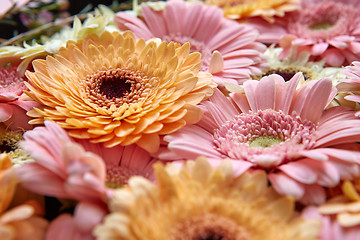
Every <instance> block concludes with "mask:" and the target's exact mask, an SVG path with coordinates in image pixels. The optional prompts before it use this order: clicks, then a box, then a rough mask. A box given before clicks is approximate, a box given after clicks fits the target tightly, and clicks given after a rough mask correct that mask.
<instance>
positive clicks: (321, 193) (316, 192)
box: [300, 184, 326, 205]
mask: <svg viewBox="0 0 360 240" xmlns="http://www.w3.org/2000/svg"><path fill="white" fill-rule="evenodd" d="M325 200H326V193H325V190H324V188H322V187H321V186H319V185H316V184H313V185H306V186H305V194H304V196H303V197H302V199H301V200H300V201H301V203H303V204H306V205H311V204H315V205H320V204H322V203H324V202H325Z"/></svg>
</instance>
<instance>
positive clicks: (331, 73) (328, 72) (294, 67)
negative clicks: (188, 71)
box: [227, 45, 355, 108]
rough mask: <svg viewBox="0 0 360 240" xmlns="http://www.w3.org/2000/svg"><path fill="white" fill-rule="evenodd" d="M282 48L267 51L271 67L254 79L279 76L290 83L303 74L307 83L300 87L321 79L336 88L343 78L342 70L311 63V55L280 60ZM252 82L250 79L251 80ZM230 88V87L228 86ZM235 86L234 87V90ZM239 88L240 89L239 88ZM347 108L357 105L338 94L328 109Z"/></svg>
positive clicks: (318, 62) (303, 54) (299, 55)
mask: <svg viewBox="0 0 360 240" xmlns="http://www.w3.org/2000/svg"><path fill="white" fill-rule="evenodd" d="M281 51H282V48H275V47H274V45H271V46H270V47H268V49H266V51H265V53H264V55H265V57H266V59H267V62H268V63H269V67H268V68H266V69H264V70H263V71H262V73H261V74H260V75H257V76H252V77H251V78H252V79H258V80H260V79H261V78H263V77H265V76H268V75H271V74H278V75H280V76H282V77H283V78H284V80H285V81H289V80H290V79H291V78H292V77H293V76H294V75H295V74H296V73H298V72H302V74H303V76H304V79H305V81H304V82H301V83H299V84H298V87H300V86H301V85H302V84H305V83H306V82H307V81H311V80H319V79H321V78H330V79H331V80H332V83H333V85H334V86H336V85H337V84H338V83H339V82H340V80H341V79H342V78H344V77H345V75H344V74H342V68H337V67H325V66H324V64H325V61H324V60H322V61H317V62H312V61H309V58H310V53H308V52H302V53H301V54H296V53H295V54H289V55H288V56H287V57H286V58H283V59H280V54H281ZM249 80H250V79H249ZM227 87H229V85H227ZM234 87H235V86H232V88H234ZM237 88H238V87H237ZM334 106H346V107H351V108H354V107H355V104H354V103H351V102H350V101H346V100H344V94H342V93H340V94H337V95H336V97H335V98H334V100H333V101H332V102H331V103H330V104H329V106H328V107H334Z"/></svg>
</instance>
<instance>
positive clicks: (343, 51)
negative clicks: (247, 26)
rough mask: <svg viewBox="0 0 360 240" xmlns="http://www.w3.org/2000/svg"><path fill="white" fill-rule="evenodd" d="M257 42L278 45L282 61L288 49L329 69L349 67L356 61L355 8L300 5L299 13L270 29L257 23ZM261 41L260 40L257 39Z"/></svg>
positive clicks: (358, 31) (358, 23)
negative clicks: (282, 49)
mask: <svg viewBox="0 0 360 240" xmlns="http://www.w3.org/2000/svg"><path fill="white" fill-rule="evenodd" d="M256 25H257V26H259V27H258V30H259V31H260V33H261V34H260V39H261V40H262V41H265V42H267V41H266V40H271V41H272V42H276V43H279V45H280V47H282V48H284V51H283V53H282V57H285V56H287V55H288V54H289V52H290V51H291V49H292V48H296V49H297V51H298V53H300V52H302V51H307V52H309V53H311V56H312V60H320V59H325V60H326V63H327V64H328V65H330V66H341V65H343V64H349V63H351V62H352V61H355V60H357V59H359V57H360V42H359V41H360V15H359V11H358V9H357V7H356V6H354V5H352V4H347V3H346V2H342V1H322V2H319V3H314V4H303V8H302V10H300V11H298V12H297V13H294V14H292V15H291V16H289V17H287V18H286V19H283V20H282V21H281V22H278V23H276V24H273V25H270V24H268V23H266V22H264V21H263V22H261V21H257V24H254V25H253V26H256ZM263 34H264V35H265V37H261V35H263Z"/></svg>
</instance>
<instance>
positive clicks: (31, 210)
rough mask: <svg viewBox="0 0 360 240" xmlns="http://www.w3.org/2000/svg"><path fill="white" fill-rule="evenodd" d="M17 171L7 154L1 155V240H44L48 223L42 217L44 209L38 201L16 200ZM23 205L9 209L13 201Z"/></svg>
mask: <svg viewBox="0 0 360 240" xmlns="http://www.w3.org/2000/svg"><path fill="white" fill-rule="evenodd" d="M17 183H18V181H17V179H16V175H15V169H14V168H13V167H12V163H11V160H10V158H9V157H8V156H7V155H6V154H1V155H0V239H19V240H26V239H29V238H28V237H29V236H31V238H32V239H35V240H41V239H44V236H45V230H46V228H47V225H48V222H47V221H46V220H45V219H43V218H42V217H41V216H42V215H43V214H44V209H43V208H42V206H41V205H40V204H39V203H38V202H36V201H27V202H22V201H21V199H14V194H15V191H16V186H17ZM15 200H16V201H17V202H18V203H19V202H20V203H21V202H22V203H21V204H18V205H15V206H13V207H12V208H10V209H9V206H10V205H11V204H12V203H13V201H15Z"/></svg>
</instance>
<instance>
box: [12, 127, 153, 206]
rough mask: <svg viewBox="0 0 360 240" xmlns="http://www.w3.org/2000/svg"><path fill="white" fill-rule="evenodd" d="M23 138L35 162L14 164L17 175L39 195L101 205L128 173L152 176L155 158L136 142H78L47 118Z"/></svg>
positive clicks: (150, 177) (24, 147) (122, 182)
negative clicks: (40, 125)
mask: <svg viewBox="0 0 360 240" xmlns="http://www.w3.org/2000/svg"><path fill="white" fill-rule="evenodd" d="M24 139H25V140H24V141H23V142H21V143H20V145H21V147H22V148H23V149H24V150H25V151H27V152H28V153H29V154H30V156H31V157H32V158H33V159H34V160H35V162H31V163H26V164H23V165H21V166H20V167H19V168H17V169H16V171H17V176H18V178H19V180H20V181H21V182H22V184H23V185H24V186H25V187H26V188H27V189H29V190H31V191H33V192H36V193H39V194H42V195H46V196H54V197H59V198H70V199H76V200H80V201H86V202H90V203H95V204H98V205H99V206H103V207H104V206H105V202H107V201H108V199H109V198H111V196H112V192H113V189H115V188H118V187H122V186H124V185H126V184H127V180H128V178H129V177H130V176H132V175H141V176H143V177H147V178H149V179H152V178H153V177H152V167H151V166H152V164H153V163H154V162H155V160H154V159H153V158H152V157H150V155H149V153H147V152H146V151H145V150H143V149H141V148H140V147H138V146H136V145H130V146H125V147H123V146H117V147H113V148H104V146H103V145H102V144H90V143H89V142H87V143H85V142H84V140H82V142H83V145H81V144H79V143H76V142H75V141H74V140H73V139H72V138H70V137H69V136H68V134H67V133H66V131H65V130H64V129H62V128H61V127H60V126H58V125H57V124H55V123H54V122H50V121H46V122H45V127H36V128H35V129H34V130H31V131H27V132H26V133H25V134H24ZM85 148H86V149H89V150H88V151H86V150H85Z"/></svg>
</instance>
